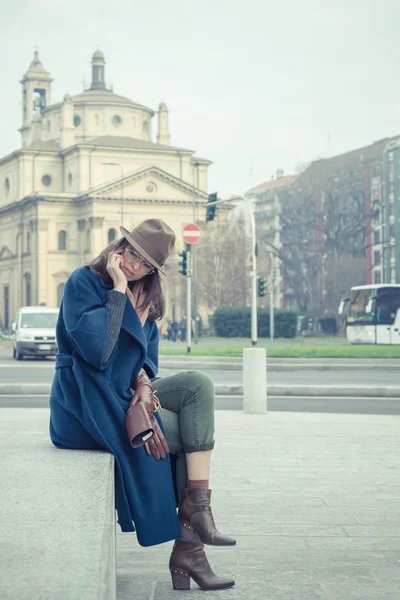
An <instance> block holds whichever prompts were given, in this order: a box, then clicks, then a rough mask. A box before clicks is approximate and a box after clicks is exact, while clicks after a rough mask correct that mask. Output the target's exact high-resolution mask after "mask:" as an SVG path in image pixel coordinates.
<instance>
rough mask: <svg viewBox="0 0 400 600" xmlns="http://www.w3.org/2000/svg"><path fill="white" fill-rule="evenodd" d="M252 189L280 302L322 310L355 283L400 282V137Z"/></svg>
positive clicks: (279, 174)
mask: <svg viewBox="0 0 400 600" xmlns="http://www.w3.org/2000/svg"><path fill="white" fill-rule="evenodd" d="M247 195H248V197H251V198H253V200H254V203H255V213H256V215H257V218H256V223H257V228H258V233H257V238H258V239H259V240H264V244H263V245H264V248H262V247H261V250H260V252H261V253H262V252H264V253H265V252H267V253H270V255H271V256H270V259H269V263H268V265H267V269H266V271H267V275H268V276H269V275H270V274H271V273H272V279H273V281H274V296H275V305H276V306H277V307H281V308H295V309H297V310H299V311H300V312H302V313H304V314H306V313H313V314H314V315H315V316H320V315H321V314H327V312H329V311H333V312H336V309H337V306H338V303H339V300H340V298H341V297H344V296H346V295H347V294H348V292H349V288H350V287H351V286H352V285H359V284H371V283H376V284H378V283H398V282H400V139H399V138H385V139H383V140H379V141H377V142H375V143H373V144H371V145H370V146H366V147H364V148H359V149H357V150H353V151H351V152H347V153H345V154H341V155H338V156H334V157H332V158H329V159H321V160H317V161H314V162H312V163H311V164H310V165H309V166H308V167H307V168H306V169H305V170H304V172H303V173H301V174H300V175H298V176H289V177H283V173H282V172H281V171H278V172H277V177H276V179H275V178H274V179H272V180H271V181H268V182H265V183H263V184H261V185H259V186H257V187H256V188H253V189H252V190H250V191H249V192H247ZM259 274H261V275H262V273H261V272H260V269H259Z"/></svg>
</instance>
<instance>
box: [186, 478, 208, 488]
mask: <svg viewBox="0 0 400 600" xmlns="http://www.w3.org/2000/svg"><path fill="white" fill-rule="evenodd" d="M187 486H188V488H189V490H208V479H192V480H190V479H189V481H188V484H187Z"/></svg>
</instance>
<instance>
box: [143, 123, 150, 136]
mask: <svg viewBox="0 0 400 600" xmlns="http://www.w3.org/2000/svg"><path fill="white" fill-rule="evenodd" d="M143 131H144V132H145V133H147V132H148V131H149V122H148V121H144V123H143Z"/></svg>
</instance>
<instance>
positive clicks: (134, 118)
mask: <svg viewBox="0 0 400 600" xmlns="http://www.w3.org/2000/svg"><path fill="white" fill-rule="evenodd" d="M136 124H137V123H136V117H132V128H133V129H136Z"/></svg>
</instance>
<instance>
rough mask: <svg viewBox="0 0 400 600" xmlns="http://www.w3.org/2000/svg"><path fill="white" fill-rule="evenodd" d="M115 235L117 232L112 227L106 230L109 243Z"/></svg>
mask: <svg viewBox="0 0 400 600" xmlns="http://www.w3.org/2000/svg"><path fill="white" fill-rule="evenodd" d="M116 237H117V232H116V230H115V229H114V228H111V229H109V230H108V243H109V244H111V242H113V241H114V240H115V238H116Z"/></svg>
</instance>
